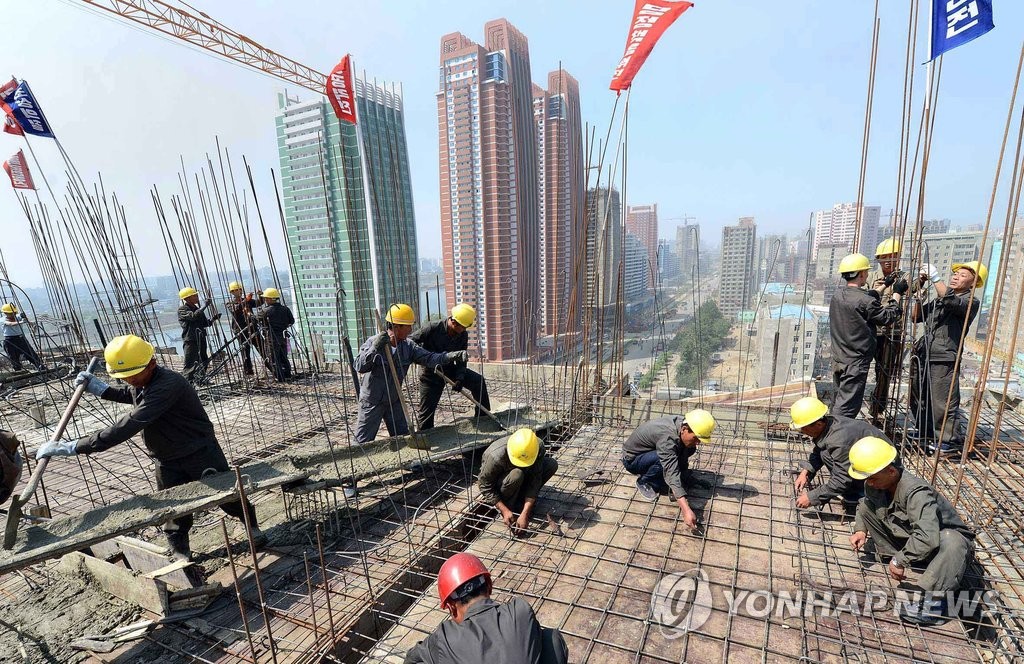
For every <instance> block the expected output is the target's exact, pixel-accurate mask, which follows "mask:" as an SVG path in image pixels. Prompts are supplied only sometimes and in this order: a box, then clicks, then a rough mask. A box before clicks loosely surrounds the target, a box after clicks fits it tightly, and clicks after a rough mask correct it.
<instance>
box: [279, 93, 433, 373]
mask: <svg viewBox="0 0 1024 664" xmlns="http://www.w3.org/2000/svg"><path fill="white" fill-rule="evenodd" d="M355 86H356V109H357V113H358V120H359V122H358V124H356V125H351V124H347V123H341V122H339V121H338V119H337V117H336V116H335V115H334V112H333V110H332V109H331V107H330V105H329V104H328V103H327V101H326V100H324V99H317V100H313V101H307V102H301V101H299V100H297V99H294V98H290V97H288V96H287V95H285V94H279V95H278V107H279V109H280V112H279V113H278V116H277V118H276V124H277V142H278V154H279V158H280V162H281V188H282V193H283V205H284V213H285V228H286V233H287V238H286V240H287V243H288V257H289V267H290V270H291V275H292V282H293V285H294V289H295V300H296V305H297V311H296V318H297V319H298V321H299V325H300V326H301V327H302V328H303V329H304V332H305V333H306V334H309V335H310V336H311V337H312V338H314V339H317V340H319V342H321V343H322V344H323V352H324V355H325V357H326V359H328V360H339V359H340V358H341V357H342V347H341V337H342V336H343V335H347V336H348V337H349V338H350V339H351V341H352V343H353V344H354V345H358V344H359V343H360V342H361V341H362V340H363V339H365V338H366V337H368V336H370V335H371V334H374V333H376V332H377V330H378V326H377V320H376V316H375V315H374V311H375V310H379V311H383V310H384V309H386V308H387V307H388V305H390V304H391V303H393V302H409V303H412V304H415V303H416V302H417V301H418V297H419V280H418V271H417V267H418V265H417V263H418V260H417V248H416V220H415V216H414V213H413V203H412V185H411V175H410V171H409V157H408V150H407V146H406V138H405V121H404V115H403V108H402V97H401V94H400V93H399V92H398V91H397V90H395V89H394V88H393V87H391V86H388V85H386V84H383V83H376V82H369V81H365V80H362V79H360V78H358V77H357V78H356V81H355Z"/></svg>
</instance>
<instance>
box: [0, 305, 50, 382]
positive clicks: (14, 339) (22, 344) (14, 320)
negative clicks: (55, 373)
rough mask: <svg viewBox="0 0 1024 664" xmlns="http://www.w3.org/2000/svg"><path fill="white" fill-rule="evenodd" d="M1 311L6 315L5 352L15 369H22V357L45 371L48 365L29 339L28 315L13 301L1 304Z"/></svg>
mask: <svg viewBox="0 0 1024 664" xmlns="http://www.w3.org/2000/svg"><path fill="white" fill-rule="evenodd" d="M0 313H3V315H4V353H6V354H7V359H9V360H10V361H11V365H12V366H13V367H14V370H15V371H21V361H22V359H25V360H28V362H29V364H31V365H32V366H34V367H35V368H36V369H37V370H39V371H43V370H45V369H46V365H45V364H43V361H42V359H40V357H39V354H38V353H36V350H35V348H33V347H32V344H31V343H30V342H29V340H28V335H27V334H26V329H27V328H28V323H29V320H28V317H27V316H25V314H24V313H22V312H20V311H18V307H16V306H14V303H13V302H6V303H4V304H3V305H2V306H0Z"/></svg>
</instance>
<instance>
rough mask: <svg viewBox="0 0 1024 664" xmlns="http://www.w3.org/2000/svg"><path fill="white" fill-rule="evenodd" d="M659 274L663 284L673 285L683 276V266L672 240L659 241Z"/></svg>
mask: <svg viewBox="0 0 1024 664" xmlns="http://www.w3.org/2000/svg"><path fill="white" fill-rule="evenodd" d="M658 274H659V275H660V279H661V282H662V283H663V284H664V283H670V284H673V285H674V284H675V283H676V282H678V280H679V277H680V276H681V275H682V264H681V263H680V261H679V254H678V253H676V250H675V242H673V241H672V240H658Z"/></svg>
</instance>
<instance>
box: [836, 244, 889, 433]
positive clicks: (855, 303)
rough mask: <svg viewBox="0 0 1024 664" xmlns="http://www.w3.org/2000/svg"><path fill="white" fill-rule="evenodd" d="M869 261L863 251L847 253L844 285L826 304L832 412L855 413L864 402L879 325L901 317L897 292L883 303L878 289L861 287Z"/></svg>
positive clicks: (842, 267)
mask: <svg viewBox="0 0 1024 664" xmlns="http://www.w3.org/2000/svg"><path fill="white" fill-rule="evenodd" d="M870 267H871V263H870V262H869V261H868V257H867V256H865V255H864V254H850V255H849V256H847V257H846V258H844V259H843V260H842V261H841V262H840V263H839V273H840V274H841V275H842V277H843V281H844V282H845V284H846V286H845V287H840V288H839V289H837V290H836V292H835V295H833V296H832V302H831V303H829V307H828V325H829V330H830V332H831V336H832V374H833V378H834V380H835V387H836V397H835V402H834V403H833V406H832V412H833V413H835V414H836V415H842V416H843V417H850V418H853V417H857V415H858V414H860V407H861V405H862V404H863V403H864V388H865V387H867V384H868V369H869V368H870V366H871V360H873V359H874V358H875V351H876V345H877V343H878V342H877V339H876V337H877V336H878V326H879V325H883V326H884V325H888V324H890V323H893V322H895V321H896V320H897V319H899V317H900V308H899V302H900V297H901V296H900V294H899V293H893V295H892V300H891V301H890V302H889V304H887V305H886V306H884V307H883V306H882V305H881V304H880V303H879V300H878V293H876V292H874V291H866V290H864V284H865V283H867V280H868V269H869V268H870Z"/></svg>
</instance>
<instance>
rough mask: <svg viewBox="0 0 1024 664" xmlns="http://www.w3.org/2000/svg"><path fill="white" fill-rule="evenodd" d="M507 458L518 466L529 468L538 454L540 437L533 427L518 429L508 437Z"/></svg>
mask: <svg viewBox="0 0 1024 664" xmlns="http://www.w3.org/2000/svg"><path fill="white" fill-rule="evenodd" d="M506 449H507V450H508V460H509V461H511V462H512V464H513V465H515V466H519V467H520V468H529V467H530V466H532V465H533V462H534V461H536V460H537V455H538V454H540V438H538V437H537V434H535V433H534V432H533V429H525V428H524V429H519V430H518V431H516V432H515V433H514V434H512V435H511V436H509V437H508V445H507V447H506Z"/></svg>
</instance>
